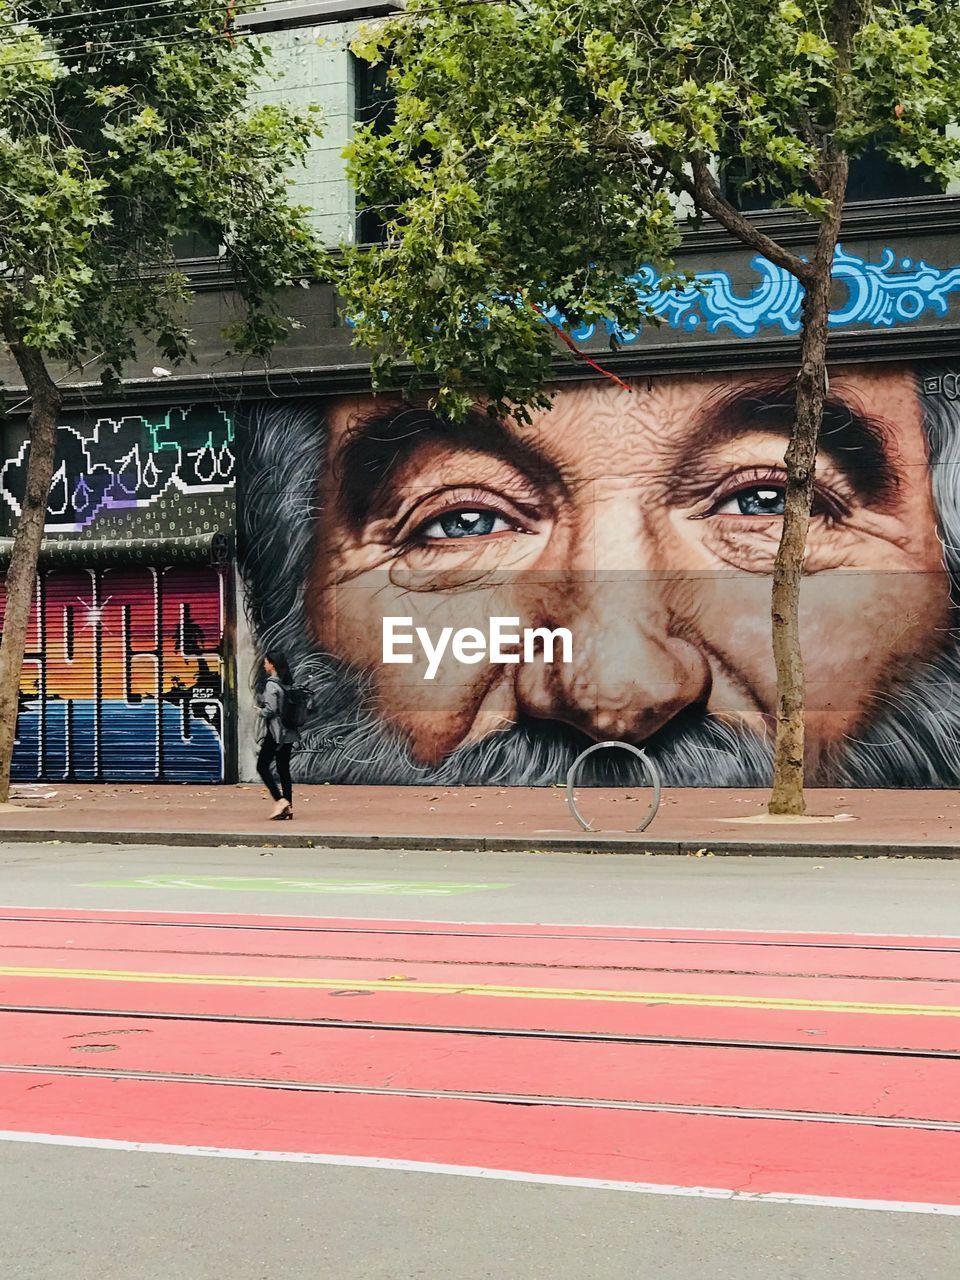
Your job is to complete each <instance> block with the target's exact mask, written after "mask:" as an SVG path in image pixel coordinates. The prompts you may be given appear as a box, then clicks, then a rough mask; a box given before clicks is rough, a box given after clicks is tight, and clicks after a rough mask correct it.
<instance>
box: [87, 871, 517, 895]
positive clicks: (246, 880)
mask: <svg viewBox="0 0 960 1280" xmlns="http://www.w3.org/2000/svg"><path fill="white" fill-rule="evenodd" d="M77 887H78V888H82V889H213V890H223V891H225V892H228V893H258V892H260V893H332V894H338V893H339V894H380V895H383V896H396V897H409V898H418V897H422V898H452V897H455V896H456V895H457V894H463V893H486V892H488V891H489V890H495V889H510V888H512V886H511V885H509V884H505V883H485V882H470V881H458V880H301V879H294V878H279V877H276V876H269V877H268V876H264V877H260V876H164V875H160V876H138V877H136V878H134V879H132V880H95V881H93V882H90V883H87V884H83V885H78V886H77Z"/></svg>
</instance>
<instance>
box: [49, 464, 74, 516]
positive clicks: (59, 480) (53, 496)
mask: <svg viewBox="0 0 960 1280" xmlns="http://www.w3.org/2000/svg"><path fill="white" fill-rule="evenodd" d="M69 501H70V493H69V491H68V489H67V464H66V463H65V462H61V463H60V465H59V467H57V470H56V472H55V473H54V477H53V480H52V481H51V482H50V497H49V498H48V499H47V512H48V513H49V514H50V515H52V516H62V515H63V514H64V512H65V511H66V509H67V504H68V503H69Z"/></svg>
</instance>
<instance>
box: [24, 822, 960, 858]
mask: <svg viewBox="0 0 960 1280" xmlns="http://www.w3.org/2000/svg"><path fill="white" fill-rule="evenodd" d="M15 843H16V844H50V843H60V844H129V845H175V846H178V847H184V848H204V849H210V848H217V847H224V846H225V847H228V848H254V849H427V850H438V851H443V852H451V853H453V852H458V851H461V852H486V853H587V854H590V853H621V854H650V855H655V854H673V855H678V854H679V855H681V856H685V857H706V856H716V857H731V856H734V857H766V858H960V844H956V845H953V844H934V843H929V844H889V843H885V842H882V841H863V842H860V843H833V842H831V843H824V842H822V841H821V842H809V843H808V842H801V841H798V840H789V841H788V840H779V841H778V840H716V841H706V842H703V841H700V842H698V841H691V840H650V839H645V838H644V837H642V836H631V835H623V836H606V835H597V836H586V835H585V836H560V837H556V836H551V837H537V836H534V835H531V836H453V835H449V836H418V835H377V834H375V833H356V834H352V833H349V832H346V833H342V832H323V833H320V832H318V833H315V834H313V835H310V834H307V833H304V834H299V833H293V832H287V831H278V832H276V833H274V832H272V831H271V832H267V833H263V832H252V831H249V832H247V831H237V832H225V833H218V832H210V831H120V830H118V831H92V830H91V831H86V830H82V829H81V830H72V831H71V830H56V829H51V830H43V829H42V828H29V827H28V828H25V829H23V828H22V829H19V830H16V829H13V828H7V829H0V844H15Z"/></svg>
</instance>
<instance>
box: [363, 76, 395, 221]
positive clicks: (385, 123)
mask: <svg viewBox="0 0 960 1280" xmlns="http://www.w3.org/2000/svg"><path fill="white" fill-rule="evenodd" d="M387 69H388V67H387V63H386V62H378V63H376V65H374V64H372V63H369V62H366V61H365V60H364V59H363V58H357V57H353V85H354V120H355V122H356V123H357V125H370V124H372V125H373V131H374V133H376V134H377V135H378V136H381V135H383V134H385V133H386V132H387V130H388V129H389V128H390V126H391V125H392V124H393V121H394V109H393V93H392V91H391V89H390V86H389V85H388V84H387ZM384 230H385V227H384V221H383V218H382V216H381V214H380V211H379V210H378V209H359V208H358V210H357V243H358V244H380V243H381V242H382V241H383V239H384Z"/></svg>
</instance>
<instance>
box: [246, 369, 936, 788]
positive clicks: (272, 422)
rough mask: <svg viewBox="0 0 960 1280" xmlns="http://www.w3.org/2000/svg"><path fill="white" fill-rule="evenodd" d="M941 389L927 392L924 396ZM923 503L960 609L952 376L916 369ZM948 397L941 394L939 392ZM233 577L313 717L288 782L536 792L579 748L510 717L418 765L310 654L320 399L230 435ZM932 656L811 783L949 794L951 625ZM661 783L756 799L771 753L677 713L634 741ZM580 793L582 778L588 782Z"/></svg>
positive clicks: (556, 732) (719, 723)
mask: <svg viewBox="0 0 960 1280" xmlns="http://www.w3.org/2000/svg"><path fill="white" fill-rule="evenodd" d="M936 388H939V392H936V390H935V389H936ZM931 389H934V393H933V394H930V393H925V394H920V403H921V406H922V410H923V417H924V426H925V431H926V436H927V442H928V450H929V459H930V466H931V471H932V491H933V498H934V503H935V506H936V510H937V513H938V519H939V525H940V536H941V540H942V543H943V557H944V566H945V568H946V570H947V572H948V574H949V577H950V581H951V595H952V601H953V605H954V608H956V607H957V606H958V605H960V378H958V377H957V375H956V374H954V373H953V372H952V371H948V370H942V369H941V370H937V369H924V371H923V375H922V381H918V392H921V391H924V392H930V390H931ZM948 392H949V394H948ZM238 425H239V428H240V433H241V439H240V445H241V478H240V482H239V487H238V528H239V533H240V539H239V541H240V547H239V551H240V567H241V572H242V575H243V579H244V582H245V586H246V593H245V594H246V599H245V607H246V609H247V613H248V616H249V620H250V623H251V626H252V629H253V631H254V634H255V636H256V638H257V644H258V647H259V649H260V652H261V653H262V652H265V651H266V650H268V649H273V648H277V649H280V650H282V651H283V652H284V653H285V654H286V655H287V657H288V659H289V661H290V665H291V667H293V669H294V672H295V676H296V679H297V680H298V681H300V682H303V683H306V684H308V685H309V686H310V687H311V689H312V690H313V692H314V695H315V707H314V711H313V713H312V715H311V718H310V721H309V723H308V724H307V725H306V726H305V729H304V733H303V747H302V749H301V750H300V751H298V752H297V753H296V754H295V756H294V774H295V776H296V777H297V778H298V779H300V780H301V781H308V782H339V783H384V784H407V783H410V784H414V783H420V784H425V785H448V786H454V785H471V786H472V785H480V784H499V785H513V786H520V785H528V786H536V785H549V784H551V783H555V782H557V781H559V780H561V779H562V778H563V777H564V775H565V773H566V770H567V769H568V768H569V766H570V764H571V763H572V762H573V760H574V759H575V757H576V756H577V755H578V754H579V752H580V751H581V750H583V748H584V747H585V746H586V745H588V739H587V738H586V737H584V736H583V735H582V734H580V733H578V732H577V731H575V730H573V729H571V728H569V727H567V726H566V725H563V724H560V723H556V722H552V721H546V720H530V719H523V720H521V721H519V722H518V723H516V724H514V725H511V726H509V727H508V728H505V729H503V730H501V731H499V732H497V733H494V734H491V735H490V736H489V737H487V738H485V739H483V740H482V741H480V742H478V743H474V744H472V745H470V746H465V747H460V748H458V749H457V750H455V751H454V752H452V753H451V754H450V755H449V756H448V757H447V758H446V759H445V760H444V761H442V762H441V763H440V764H439V765H437V766H435V767H433V766H425V765H422V764H419V763H418V762H417V761H416V760H415V759H414V758H413V756H412V754H411V752H410V748H409V744H408V743H407V741H406V739H405V738H404V736H403V735H402V734H401V733H400V732H399V731H397V730H396V729H393V728H392V727H391V726H390V725H388V724H387V723H385V721H384V719H383V718H381V717H380V716H379V715H378V714H377V697H376V693H375V690H374V687H373V684H372V681H371V680H370V678H369V677H368V676H365V675H363V674H358V673H357V672H355V671H353V670H351V669H350V668H348V667H347V666H346V665H345V664H343V663H342V662H339V661H338V660H337V659H335V658H334V657H332V656H331V655H329V654H327V653H324V652H322V651H321V650H320V649H319V648H318V646H317V644H316V642H315V641H314V639H313V637H312V633H311V628H310V624H309V619H308V610H307V601H306V597H305V592H306V590H307V583H308V581H309V576H310V568H311V564H312V561H313V558H314V553H315V543H316V531H317V525H318V521H319V520H320V519H321V517H322V514H323V513H322V510H321V509H320V505H319V476H320V474H321V469H322V467H323V465H324V462H325V456H326V448H327V428H326V423H325V420H324V413H323V402H321V401H272V402H260V403H257V404H255V405H252V406H248V407H247V408H246V410H245V411H244V414H243V415H242V416H241V419H240V422H239V424H238ZM939 640H940V646H939V652H938V654H937V656H936V657H934V658H932V659H930V660H928V661H924V662H920V661H918V662H917V663H915V664H913V665H911V666H910V667H909V669H907V670H905V671H904V673H903V675H902V677H901V678H900V679H899V680H897V681H895V682H894V684H893V686H892V687H890V688H885V689H882V690H877V691H875V693H874V697H873V707H874V714H873V717H872V719H871V720H870V722H869V723H868V724H866V725H864V727H863V728H862V730H861V731H859V732H857V733H856V734H851V735H848V736H847V738H846V739H845V740H843V741H842V742H841V743H839V744H834V745H833V746H832V747H831V748H830V750H829V751H827V752H826V753H825V754H824V756H823V758H822V759H821V761H820V763H819V766H818V769H817V775H816V777H815V778H813V779H811V781H812V782H815V783H817V784H819V785H822V786H874V787H883V786H886V787H889V786H896V787H955V786H957V785H958V784H960V652H958V646H957V634H956V632H955V630H954V627H953V625H951V627H950V629H949V630H948V631H945V632H944V634H943V635H942V636H941V637H939ZM643 745H644V749H645V750H646V751H647V752H648V753H649V754H650V755H651V756H652V757H653V758H654V759H656V761H657V763H658V765H659V767H660V770H661V773H662V774H663V777H664V781H665V782H666V783H667V784H668V785H674V786H721V787H722V786H741V787H744V786H745V787H751V786H763V785H766V784H767V783H768V782H769V777H770V760H771V743H770V742H769V741H766V740H764V739H762V738H760V737H759V736H757V735H756V734H755V733H754V732H753V731H751V730H748V729H746V728H745V727H744V726H743V725H741V724H740V723H734V722H728V721H726V720H724V719H720V718H718V717H715V716H713V715H708V714H705V713H704V712H703V711H702V710H699V709H690V710H689V711H687V712H684V713H682V714H681V715H679V716H677V717H676V718H675V719H674V720H673V721H672V722H671V723H670V724H669V725H667V726H666V727H665V728H664V729H662V730H660V732H659V733H657V734H656V735H655V736H654V737H653V738H651V739H649V740H648V741H646V742H645V743H644V744H643ZM618 757H619V753H618V754H617V756H616V757H611V755H610V753H608V752H602V753H600V755H599V756H595V757H593V760H594V761H598V762H602V763H600V764H599V765H598V768H599V770H602V774H601V773H597V774H594V775H593V780H597V779H598V778H599V777H601V776H602V778H603V780H605V781H609V782H618V781H629V779H630V777H632V776H633V774H632V765H631V764H630V763H629V762H626V763H624V762H621V761H620V760H619V758H618ZM584 780H585V781H588V782H589V781H590V780H591V775H590V774H589V773H588V774H587V775H586V776H585V779H584Z"/></svg>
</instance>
